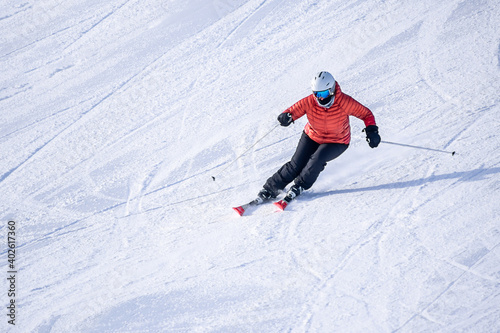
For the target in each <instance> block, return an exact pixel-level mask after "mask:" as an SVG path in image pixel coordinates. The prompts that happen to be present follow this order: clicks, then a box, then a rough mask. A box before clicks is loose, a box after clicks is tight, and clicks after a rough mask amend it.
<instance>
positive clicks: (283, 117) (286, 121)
mask: <svg viewBox="0 0 500 333" xmlns="http://www.w3.org/2000/svg"><path fill="white" fill-rule="evenodd" d="M278 121H279V122H280V124H281V126H285V127H286V126H288V125H290V124H291V123H293V119H292V114H291V113H288V112H285V113H280V115H279V116H278Z"/></svg>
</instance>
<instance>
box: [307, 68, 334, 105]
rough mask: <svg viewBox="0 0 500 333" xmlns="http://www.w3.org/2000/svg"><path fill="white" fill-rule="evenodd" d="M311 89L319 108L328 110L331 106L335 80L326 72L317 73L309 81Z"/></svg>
mask: <svg viewBox="0 0 500 333" xmlns="http://www.w3.org/2000/svg"><path fill="white" fill-rule="evenodd" d="M311 89H312V91H313V94H314V96H315V97H316V101H317V102H318V104H319V105H320V106H323V107H325V108H329V107H330V106H331V105H332V104H333V100H334V93H335V79H334V78H333V75H332V74H330V73H328V72H325V71H323V72H319V73H317V74H316V75H315V76H314V77H313V79H312V80H311Z"/></svg>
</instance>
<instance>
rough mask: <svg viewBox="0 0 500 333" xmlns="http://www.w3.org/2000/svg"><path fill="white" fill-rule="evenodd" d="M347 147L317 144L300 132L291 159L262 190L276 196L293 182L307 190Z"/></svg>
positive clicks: (337, 144) (333, 144) (338, 144)
mask: <svg viewBox="0 0 500 333" xmlns="http://www.w3.org/2000/svg"><path fill="white" fill-rule="evenodd" d="M347 147H349V145H346V144H342V143H323V144H319V143H317V142H316V141H313V140H312V139H311V138H309V136H307V134H306V133H305V132H302V137H301V138H300V141H299V144H298V146H297V149H296V150H295V153H294V154H293V157H292V159H291V160H290V161H289V162H287V163H285V164H284V165H283V166H282V167H281V168H280V169H279V170H278V171H277V172H276V173H275V174H274V175H273V176H272V177H270V178H269V179H268V180H267V181H266V184H265V185H264V188H265V189H266V190H268V191H269V192H270V193H271V194H272V195H273V196H276V195H278V193H279V191H281V190H283V189H284V188H285V186H287V185H288V184H289V183H291V182H292V181H293V180H295V185H298V186H302V188H304V190H307V189H309V188H310V187H311V186H312V185H313V184H314V182H315V181H316V179H318V176H319V174H320V173H321V171H323V170H324V169H325V166H326V164H327V162H329V161H331V160H333V159H335V158H337V157H339V156H340V155H341V154H342V153H343V152H344V151H345V150H346V149H347Z"/></svg>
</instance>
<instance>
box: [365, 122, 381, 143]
mask: <svg viewBox="0 0 500 333" xmlns="http://www.w3.org/2000/svg"><path fill="white" fill-rule="evenodd" d="M363 131H364V132H366V142H368V145H370V147H372V148H375V147H377V146H378V144H379V143H380V135H378V127H377V126H375V125H370V126H367V127H366V128H365V129H364V130H363Z"/></svg>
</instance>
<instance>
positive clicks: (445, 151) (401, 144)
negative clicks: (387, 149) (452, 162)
mask: <svg viewBox="0 0 500 333" xmlns="http://www.w3.org/2000/svg"><path fill="white" fill-rule="evenodd" d="M381 142H383V143H388V144H390V145H396V146H403V147H409V148H416V149H425V150H431V151H437V152H439V153H445V154H451V156H454V155H455V152H454V151H448V150H441V149H434V148H427V147H420V146H412V145H407V144H404V143H397V142H391V141H381Z"/></svg>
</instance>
